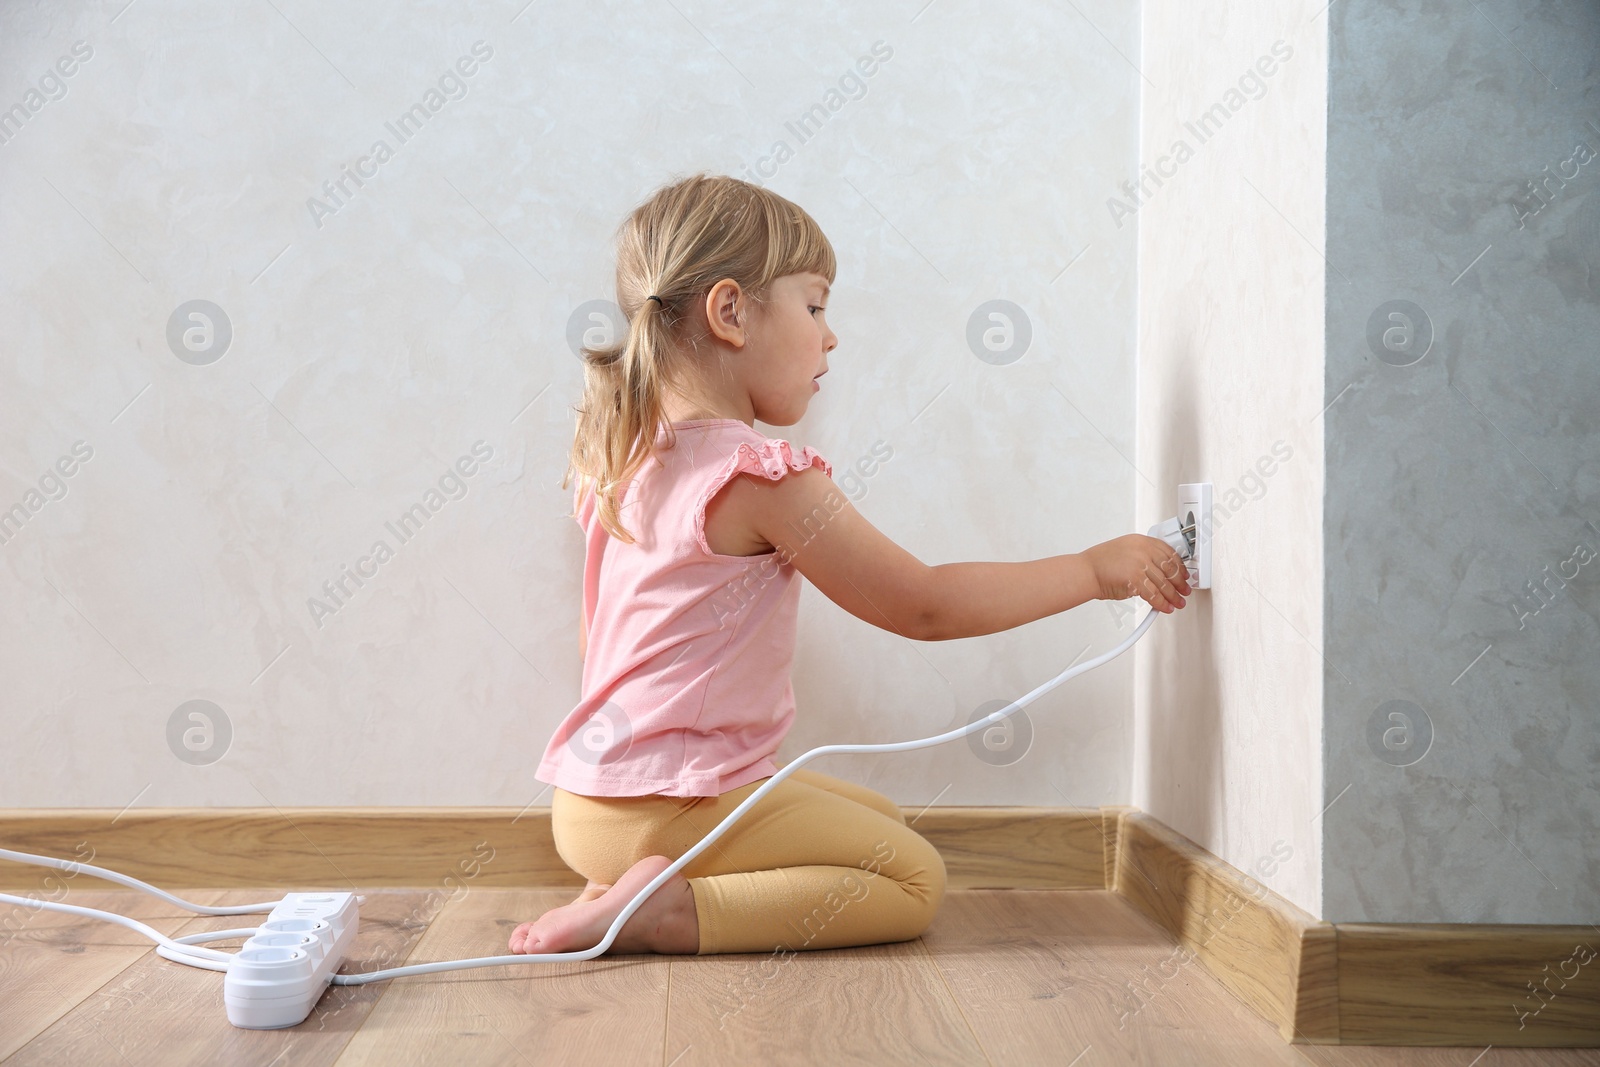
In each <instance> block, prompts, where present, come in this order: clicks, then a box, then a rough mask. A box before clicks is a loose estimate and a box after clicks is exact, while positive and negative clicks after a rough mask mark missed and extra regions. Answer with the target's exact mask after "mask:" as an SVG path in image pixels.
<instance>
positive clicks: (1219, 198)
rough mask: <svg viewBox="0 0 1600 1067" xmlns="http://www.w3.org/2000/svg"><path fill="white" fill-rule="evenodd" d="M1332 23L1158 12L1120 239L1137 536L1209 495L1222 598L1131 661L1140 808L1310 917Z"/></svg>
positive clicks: (1286, 8) (1158, 3)
mask: <svg viewBox="0 0 1600 1067" xmlns="http://www.w3.org/2000/svg"><path fill="white" fill-rule="evenodd" d="M1322 7H1323V2H1322V0H1309V2H1294V3H1289V4H1279V3H1271V2H1267V0H1229V2H1226V3H1211V4H1205V5H1194V4H1191V3H1182V2H1177V0H1150V2H1147V3H1146V4H1145V6H1144V25H1143V33H1142V38H1143V40H1142V47H1141V50H1140V58H1141V61H1140V65H1141V68H1142V70H1143V74H1144V79H1145V80H1144V82H1143V90H1144V96H1143V103H1142V108H1141V116H1140V123H1139V125H1140V148H1141V152H1140V154H1141V158H1142V160H1143V162H1144V164H1145V166H1146V167H1148V168H1151V169H1152V171H1154V172H1155V173H1156V175H1157V177H1159V178H1161V182H1160V184H1159V185H1158V184H1157V183H1156V182H1155V181H1154V180H1152V181H1151V182H1150V183H1149V184H1148V185H1147V186H1146V190H1147V191H1146V192H1139V191H1137V190H1136V193H1137V197H1136V198H1135V197H1126V196H1123V197H1122V199H1123V202H1124V204H1125V205H1126V206H1127V207H1129V208H1133V209H1136V210H1135V214H1134V215H1132V216H1129V217H1127V218H1123V220H1122V221H1123V225H1124V227H1126V226H1127V225H1131V223H1132V222H1133V221H1134V220H1137V223H1138V229H1139V313H1138V314H1139V382H1138V410H1139V425H1138V437H1139V448H1138V464H1139V469H1140V473H1141V477H1139V479H1138V482H1137V489H1138V494H1139V498H1138V499H1139V516H1140V523H1139V524H1140V525H1141V526H1148V525H1149V524H1150V523H1153V522H1155V521H1157V520H1158V519H1161V518H1165V517H1166V516H1168V515H1171V514H1172V513H1173V511H1174V504H1175V492H1176V488H1177V486H1178V484H1179V483H1182V482H1191V481H1210V482H1212V483H1213V484H1214V486H1215V492H1216V497H1217V507H1218V515H1217V523H1216V526H1217V530H1216V537H1217V540H1216V575H1215V577H1214V579H1213V588H1212V589H1211V590H1210V591H1209V592H1203V593H1199V594H1198V595H1197V596H1196V597H1195V598H1194V599H1193V600H1192V601H1190V603H1189V606H1188V607H1186V608H1185V609H1184V610H1183V611H1182V612H1181V613H1180V614H1179V615H1178V616H1177V617H1176V618H1175V620H1174V621H1168V620H1165V619H1163V620H1159V621H1157V623H1156V624H1155V629H1154V631H1153V632H1152V633H1151V634H1150V635H1149V636H1148V637H1147V638H1146V639H1145V640H1144V641H1142V642H1141V643H1140V646H1139V648H1138V649H1137V653H1138V671H1137V676H1136V685H1135V698H1134V708H1135V742H1134V768H1133V773H1134V780H1133V803H1134V804H1136V805H1138V806H1139V807H1140V808H1143V809H1144V810H1146V811H1149V812H1150V813H1151V814H1153V815H1155V816H1156V817H1157V818H1159V819H1161V820H1163V821H1164V822H1166V823H1167V824H1168V825H1169V826H1171V827H1173V828H1174V829H1175V830H1177V831H1179V832H1180V833H1182V834H1184V835H1186V836H1187V837H1189V838H1191V839H1193V840H1194V841H1196V842H1198V843H1199V844H1201V845H1202V846H1204V847H1205V848H1207V849H1209V850H1210V851H1212V852H1213V853H1215V854H1216V855H1218V856H1220V857H1222V858H1223V859H1224V860H1226V861H1228V862H1229V863H1231V864H1233V865H1234V866H1236V867H1238V868H1240V869H1241V870H1245V871H1247V872H1251V873H1253V874H1255V875H1256V877H1258V878H1260V880H1261V881H1262V882H1263V883H1264V884H1266V885H1268V886H1270V887H1272V888H1273V889H1275V890H1276V891H1278V892H1279V893H1282V894H1283V895H1284V896H1286V897H1288V898H1289V899H1290V900H1292V901H1294V902H1295V903H1296V904H1299V905H1300V906H1301V907H1303V908H1305V909H1307V910H1308V911H1310V912H1311V913H1312V914H1320V907H1321V820H1320V815H1321V809H1322V806H1323V802H1322V800H1321V796H1322V749H1321V738H1322V676H1323V661H1322V656H1321V652H1320V651H1319V650H1320V649H1321V647H1322V621H1323V620H1322V593H1323V584H1322V490H1323V465H1322V456H1323V449H1322V418H1321V414H1322V412H1321V409H1322V406H1323V404H1324V400H1323V398H1322V397H1323V346H1324V339H1323V293H1324V288H1323V287H1324V276H1325V272H1326V268H1325V266H1324V262H1323V258H1322V253H1321V249H1322V247H1323V240H1324V214H1323V204H1324V191H1325V183H1324V174H1325V144H1326V138H1325V116H1326V109H1327V33H1328V31H1327V22H1326V18H1327V16H1326V14H1325V13H1324V12H1323V11H1322V10H1321V9H1322ZM1275 48H1276V51H1275V50H1274V49H1275ZM1208 114H1209V115H1210V116H1211V118H1210V120H1209V122H1205V121H1203V117H1204V116H1206V115H1208ZM1179 142H1182V143H1183V144H1182V146H1180V145H1179ZM1163 157H1165V161H1164V162H1163ZM1158 168H1159V169H1158ZM1107 195H1119V193H1118V191H1116V190H1108V191H1107ZM1113 215H1118V216H1120V212H1118V211H1113V210H1112V209H1110V208H1108V210H1107V213H1106V218H1107V221H1106V227H1107V228H1114V227H1115V222H1114V221H1112V217H1113ZM1225 510H1226V512H1227V514H1226V515H1224V511H1225ZM1131 624H1132V623H1131V620H1130V623H1129V625H1130V626H1131Z"/></svg>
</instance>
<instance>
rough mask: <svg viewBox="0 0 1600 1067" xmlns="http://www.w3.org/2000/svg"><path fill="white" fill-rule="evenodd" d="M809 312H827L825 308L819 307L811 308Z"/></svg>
mask: <svg viewBox="0 0 1600 1067" xmlns="http://www.w3.org/2000/svg"><path fill="white" fill-rule="evenodd" d="M811 310H812V311H813V312H817V311H826V310H827V308H819V307H813V308H812V309H811Z"/></svg>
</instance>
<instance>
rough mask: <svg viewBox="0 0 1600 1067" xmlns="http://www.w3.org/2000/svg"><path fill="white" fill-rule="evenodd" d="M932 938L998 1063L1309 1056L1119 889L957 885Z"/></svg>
mask: <svg viewBox="0 0 1600 1067" xmlns="http://www.w3.org/2000/svg"><path fill="white" fill-rule="evenodd" d="M923 940H924V942H925V943H926V945H927V948H928V951H929V952H930V953H931V955H932V959H933V962H934V963H935V964H936V965H937V967H938V968H939V970H940V971H941V972H942V973H943V975H944V977H945V980H946V981H947V982H948V983H949V987H950V990H951V992H952V993H953V994H954V995H955V998H956V1000H957V1002H958V1003H959V1004H960V1006H961V1009H962V1011H963V1012H964V1013H965V1015H966V1017H967V1018H968V1019H969V1020H971V1021H972V1025H973V1027H974V1029H975V1030H976V1032H977V1035H978V1040H979V1041H980V1042H981V1043H982V1045H983V1048H984V1050H985V1051H986V1052H987V1053H988V1055H989V1057H990V1059H991V1060H992V1061H993V1062H995V1063H1057V1064H1063V1065H1065V1064H1070V1063H1078V1064H1080V1065H1081V1067H1091V1065H1095V1064H1134V1065H1150V1067H1166V1065H1169V1064H1180V1063H1181V1064H1186V1065H1190V1064H1192V1065H1196V1067H1203V1065H1208V1064H1217V1065H1222V1067H1256V1065H1296V1067H1304V1062H1305V1061H1304V1060H1302V1059H1300V1058H1299V1056H1298V1054H1297V1053H1296V1052H1295V1051H1294V1049H1293V1048H1292V1047H1290V1046H1289V1045H1287V1044H1286V1043H1285V1042H1284V1041H1283V1039H1282V1038H1281V1037H1279V1036H1278V1033H1277V1031H1276V1030H1275V1029H1274V1028H1273V1027H1272V1025H1271V1024H1270V1023H1268V1022H1266V1021H1265V1020H1264V1019H1262V1018H1260V1017H1259V1016H1258V1015H1256V1014H1255V1013H1254V1012H1252V1011H1251V1010H1250V1009H1249V1008H1247V1007H1246V1006H1245V1005H1244V1004H1242V1003H1241V1002H1240V1001H1238V1000H1237V999H1236V998H1235V997H1233V996H1232V995H1231V994H1230V993H1228V991H1227V990H1226V989H1224V988H1223V987H1222V985H1221V984H1220V983H1218V982H1217V981H1216V979H1215V978H1213V977H1211V975H1210V974H1208V973H1206V971H1205V970H1204V968H1203V967H1202V966H1200V964H1199V962H1198V960H1196V959H1195V958H1194V956H1193V955H1192V954H1189V953H1188V952H1187V950H1185V949H1183V948H1181V947H1180V946H1179V945H1177V944H1176V943H1175V942H1174V941H1173V939H1172V938H1171V936H1170V935H1168V934H1167V933H1166V932H1165V931H1163V930H1161V929H1160V927H1158V926H1156V925H1155V924H1154V923H1152V922H1151V921H1150V920H1148V919H1146V918H1145V917H1144V916H1142V915H1140V914H1139V913H1138V911H1137V910H1136V909H1135V908H1133V907H1132V906H1131V905H1130V904H1128V903H1127V901H1126V900H1124V899H1123V898H1122V897H1121V896H1119V895H1118V894H1116V893H1114V892H1109V891H1095V890H1076V891H1073V890H1065V891H1063V890H1025V889H1016V890H995V891H986V892H985V891H973V892H966V893H952V894H948V895H947V896H946V897H945V901H944V904H943V906H942V908H941V910H940V913H939V917H938V918H937V919H936V920H935V921H934V924H933V926H932V927H931V928H930V929H929V930H928V932H926V933H925V934H923ZM1074 1057H1081V1059H1078V1060H1074Z"/></svg>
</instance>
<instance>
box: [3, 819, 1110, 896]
mask: <svg viewBox="0 0 1600 1067" xmlns="http://www.w3.org/2000/svg"><path fill="white" fill-rule="evenodd" d="M902 810H903V811H904V813H905V817H906V819H907V820H908V821H909V822H910V823H911V825H912V827H913V828H914V829H915V830H916V831H917V832H918V833H920V834H922V836H924V837H926V838H927V839H928V840H929V841H931V842H932V843H933V844H934V846H935V847H937V848H938V850H939V854H940V855H941V856H943V857H944V860H945V868H946V872H947V876H948V884H949V886H950V887H951V888H953V889H989V888H1009V889H1103V888H1105V886H1106V865H1105V864H1106V844H1105V842H1106V835H1107V832H1108V831H1107V829H1106V825H1105V824H1106V822H1107V816H1106V815H1104V814H1103V813H1102V812H1101V811H1100V810H1099V809H1097V808H1024V807H992V808H986V807H943V808H929V809H927V810H926V811H917V810H913V809H910V808H904V809H902ZM0 848H10V849H12V850H13V851H19V852H33V853H37V854H41V855H47V856H59V857H61V858H63V859H79V860H81V861H82V862H84V863H93V864H95V865H97V866H101V867H108V868H110V869H112V870H116V871H120V872H122V873H123V874H128V875H131V876H133V877H135V878H140V879H143V880H144V881H147V882H152V883H154V884H156V885H159V886H162V887H164V888H168V889H180V888H191V889H192V888H207V889H212V888H215V889H225V888H250V887H260V888H283V889H296V888H302V889H303V888H340V887H348V886H351V885H358V886H364V887H365V886H371V887H373V888H380V887H391V886H445V887H447V888H454V887H455V886H456V885H457V884H459V883H462V882H464V881H467V880H471V881H472V882H473V883H474V884H476V885H482V886H493V887H498V888H516V887H525V886H555V887H565V886H575V887H581V886H582V885H583V884H584V879H583V877H582V876H581V875H578V874H575V873H573V871H572V870H571V869H569V868H568V867H567V865H566V864H565V863H564V862H562V859H561V857H560V855H559V854H558V853H557V852H556V848H555V840H554V838H553V837H552V836H551V833H550V809H549V808H548V807H545V808H527V809H525V810H521V811H519V810H518V809H515V808H427V809H421V808H418V809H412V808H285V809H279V808H146V809H140V810H137V811H128V812H117V811H113V810H105V811H102V810H98V809H88V808H65V809H40V810H0ZM47 879H52V881H50V882H49V885H58V884H60V880H61V875H60V873H59V872H55V873H52V872H51V871H49V870H48V869H46V868H40V867H26V866H21V865H16V864H11V863H5V862H0V891H8V892H18V891H22V892H26V891H29V890H33V891H44V890H46V889H47V888H48V886H47V885H46V880H47Z"/></svg>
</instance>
